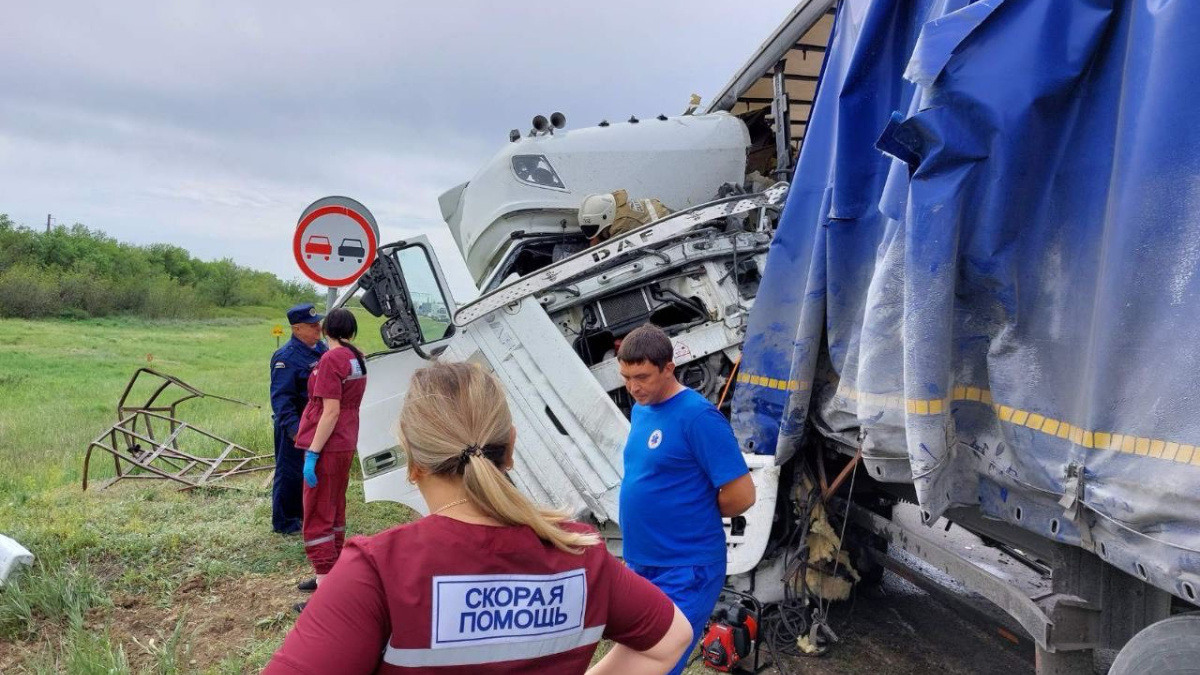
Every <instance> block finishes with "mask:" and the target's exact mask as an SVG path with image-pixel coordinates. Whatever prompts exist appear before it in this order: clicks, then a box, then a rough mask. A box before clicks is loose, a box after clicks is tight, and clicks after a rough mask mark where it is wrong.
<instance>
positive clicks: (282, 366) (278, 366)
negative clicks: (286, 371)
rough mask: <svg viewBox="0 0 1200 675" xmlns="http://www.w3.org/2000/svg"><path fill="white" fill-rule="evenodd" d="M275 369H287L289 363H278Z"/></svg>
mask: <svg viewBox="0 0 1200 675" xmlns="http://www.w3.org/2000/svg"><path fill="white" fill-rule="evenodd" d="M274 367H275V368H287V362H286V361H276V362H275V366H274Z"/></svg>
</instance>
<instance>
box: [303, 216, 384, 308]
mask: <svg viewBox="0 0 1200 675" xmlns="http://www.w3.org/2000/svg"><path fill="white" fill-rule="evenodd" d="M378 245H379V225H378V224H376V222H375V216H373V215H371V212H370V211H368V210H367V207H365V206H363V205H362V204H360V203H358V202H357V201H355V200H353V199H350V198H349V197H325V198H323V199H318V200H317V201H315V202H313V203H312V204H310V205H309V207H308V208H306V209H304V213H302V214H300V222H299V223H297V224H296V233H295V235H294V236H293V237H292V253H293V255H295V257H296V264H297V265H299V266H300V271H301V272H304V276H306V277H308V278H309V279H312V280H313V281H315V282H317V283H318V284H322V285H324V286H334V287H340V286H348V285H350V284H352V283H354V281H355V280H356V279H358V278H359V277H360V276H362V274H363V273H364V272H366V271H367V268H369V267H370V266H371V261H372V260H374V259H375V250H376V248H377V247H378Z"/></svg>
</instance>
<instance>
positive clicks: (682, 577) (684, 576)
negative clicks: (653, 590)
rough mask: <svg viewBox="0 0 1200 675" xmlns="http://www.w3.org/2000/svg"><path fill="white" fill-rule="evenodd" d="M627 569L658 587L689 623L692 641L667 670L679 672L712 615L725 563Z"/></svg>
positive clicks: (634, 565) (723, 574)
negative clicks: (676, 661) (671, 667)
mask: <svg viewBox="0 0 1200 675" xmlns="http://www.w3.org/2000/svg"><path fill="white" fill-rule="evenodd" d="M627 564H628V565H629V569H631V570H633V571H634V572H637V573H638V575H639V576H641V577H642V578H644V579H646V580H647V581H649V582H650V583H652V584H654V585H655V586H658V588H659V590H661V591H662V592H663V593H666V594H667V597H668V598H671V601H672V602H674V603H675V605H676V606H677V607H679V610H680V611H681V612H683V615H684V616H686V617H687V620H688V623H690V624H692V644H691V645H689V646H688V648H687V650H686V651H684V652H683V656H682V657H681V658H680V659H679V663H676V664H675V667H674V668H673V669H671V672H670V673H669V675H679V673H682V672H683V669H684V668H685V667H686V666H687V662H688V657H689V656H691V655H692V649H694V648H695V647H696V642H698V641H699V640H700V638H702V637H704V635H703V631H704V626H705V625H706V624H707V623H708V618H709V616H710V615H711V614H712V611H713V607H714V606H716V604H717V598H718V597H720V595H721V589H722V588H724V587H725V562H724V561H722V562H720V563H717V564H715V565H705V566H699V567H691V566H681V567H653V566H650V565H638V564H635V563H627Z"/></svg>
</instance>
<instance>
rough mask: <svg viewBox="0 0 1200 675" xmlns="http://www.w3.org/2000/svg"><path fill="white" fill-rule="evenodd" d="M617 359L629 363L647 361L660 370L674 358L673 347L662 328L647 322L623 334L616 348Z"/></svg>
mask: <svg viewBox="0 0 1200 675" xmlns="http://www.w3.org/2000/svg"><path fill="white" fill-rule="evenodd" d="M617 359H618V360H620V361H621V362H622V363H630V364H633V363H644V362H646V361H649V362H650V363H652V364H654V367H655V368H658V369H659V370H662V369H663V368H665V367H666V366H667V364H668V363H670V362H672V361H674V360H675V347H674V346H673V345H672V344H671V338H669V337H667V334H666V333H665V332H663V329H661V328H659V327H658V326H655V325H653V324H649V323H648V324H645V325H643V326H639V327H637V328H635V329H633V331H631V332H630V333H629V334H628V335H626V336H625V339H624V340H622V341H621V348H620V349H618V350H617Z"/></svg>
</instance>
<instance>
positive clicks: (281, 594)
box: [95, 575, 304, 670]
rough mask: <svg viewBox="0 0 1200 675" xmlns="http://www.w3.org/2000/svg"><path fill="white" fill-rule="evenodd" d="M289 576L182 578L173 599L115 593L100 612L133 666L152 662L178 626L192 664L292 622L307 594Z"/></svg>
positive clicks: (213, 659) (206, 662)
mask: <svg viewBox="0 0 1200 675" xmlns="http://www.w3.org/2000/svg"><path fill="white" fill-rule="evenodd" d="M297 581H298V579H295V578H292V577H291V576H284V575H272V576H258V575H248V576H246V577H241V578H238V579H224V580H220V581H217V582H213V583H211V584H209V583H206V582H205V580H204V579H202V578H200V577H194V578H192V579H189V580H187V581H185V582H184V583H183V584H180V586H179V588H178V589H177V590H176V591H175V594H174V597H173V599H172V602H171V605H170V606H169V607H161V606H157V605H155V604H145V603H143V602H142V601H141V600H140V599H139V598H136V597H123V598H119V599H117V598H114V607H113V608H112V609H111V610H109V611H108V612H107V615H106V616H103V617H98V619H99V620H97V621H96V622H95V627H96V628H102V627H103V626H104V625H105V624H107V625H108V628H109V631H110V632H111V634H112V636H113V638H114V640H117V641H119V642H120V643H121V644H122V645H123V646H124V647H125V653H126V655H127V656H128V657H129V661H130V665H131V666H132V667H133V668H134V670H138V669H140V668H144V667H146V666H149V665H152V664H154V663H155V662H156V660H157V659H158V654H157V652H158V651H159V650H161V649H164V648H165V647H166V645H167V643H168V642H169V641H170V638H171V636H172V634H173V633H174V632H175V631H176V628H177V627H179V626H180V624H181V622H182V627H181V630H180V640H179V645H180V652H179V653H180V654H184V655H186V660H185V663H187V664H188V665H189V666H191V667H204V666H211V665H214V664H217V663H220V662H221V661H222V660H223V659H225V658H228V657H230V656H232V655H235V654H236V653H237V650H238V648H239V647H245V646H248V645H249V644H250V643H252V642H253V641H254V640H255V639H263V638H266V637H269V636H272V635H278V636H279V638H280V639H282V636H283V635H284V634H285V633H286V631H287V629H288V628H289V627H290V626H291V624H292V620H293V618H294V614H293V612H292V605H294V604H295V603H296V602H298V601H300V600H302V599H304V596H302V594H300V593H299V592H298V591H296V590H295V589H294V588H293V586H294V585H295V583H296V582H297Z"/></svg>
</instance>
